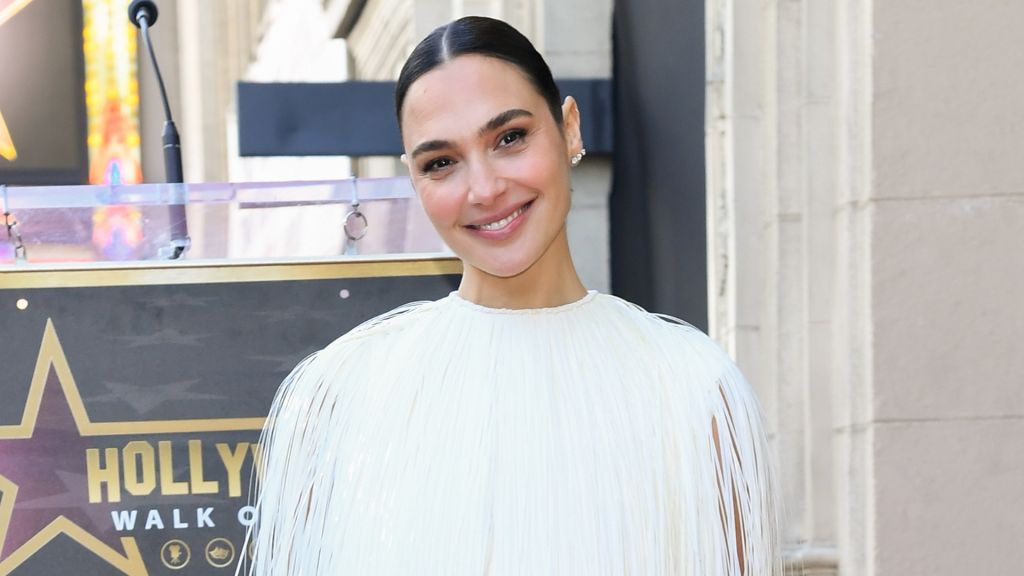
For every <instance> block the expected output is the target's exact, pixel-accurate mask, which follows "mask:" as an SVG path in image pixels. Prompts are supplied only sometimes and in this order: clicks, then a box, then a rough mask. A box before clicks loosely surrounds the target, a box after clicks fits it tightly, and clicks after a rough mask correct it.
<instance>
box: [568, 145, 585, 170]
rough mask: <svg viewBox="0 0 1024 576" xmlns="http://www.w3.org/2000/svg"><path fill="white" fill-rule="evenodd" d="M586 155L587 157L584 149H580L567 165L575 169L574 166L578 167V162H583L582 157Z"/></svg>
mask: <svg viewBox="0 0 1024 576" xmlns="http://www.w3.org/2000/svg"><path fill="white" fill-rule="evenodd" d="M586 155H587V149H586V148H580V151H579V152H577V153H576V155H575V156H573V157H572V160H570V161H569V163H570V164H572V166H573V168H575V167H576V166H579V165H580V160H583V157H584V156H586Z"/></svg>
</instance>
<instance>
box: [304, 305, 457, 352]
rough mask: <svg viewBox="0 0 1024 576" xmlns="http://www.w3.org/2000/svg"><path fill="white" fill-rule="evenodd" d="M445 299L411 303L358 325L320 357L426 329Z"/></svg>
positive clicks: (330, 345)
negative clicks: (411, 331)
mask: <svg viewBox="0 0 1024 576" xmlns="http://www.w3.org/2000/svg"><path fill="white" fill-rule="evenodd" d="M444 301H445V299H441V300H436V301H434V300H425V301H419V302H409V303H408V304H403V305H401V306H399V307H397V308H394V309H392V310H389V311H387V312H385V313H383V314H380V315H378V316H374V317H373V318H370V319H369V320H366V321H364V322H363V323H361V324H359V325H357V326H356V327H355V328H353V329H351V330H349V331H348V332H346V333H345V334H344V335H342V336H340V337H338V338H337V339H336V340H334V341H333V342H331V343H330V344H328V345H327V346H326V347H324V349H323V350H321V351H320V352H319V353H318V354H330V353H332V352H336V351H338V350H339V349H344V348H350V347H358V346H364V345H368V344H374V343H377V342H379V341H380V340H386V339H388V338H392V337H396V336H398V335H400V334H402V333H405V332H408V331H409V330H413V329H416V328H418V327H422V326H424V325H425V324H426V323H427V322H429V319H430V318H431V317H432V316H434V315H436V314H438V313H439V307H441V306H442V305H443V302H444Z"/></svg>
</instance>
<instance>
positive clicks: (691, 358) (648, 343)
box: [602, 295, 744, 390]
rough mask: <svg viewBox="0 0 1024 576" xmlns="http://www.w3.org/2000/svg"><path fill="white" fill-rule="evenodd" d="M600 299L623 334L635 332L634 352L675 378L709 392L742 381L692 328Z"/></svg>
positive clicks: (612, 299)
mask: <svg viewBox="0 0 1024 576" xmlns="http://www.w3.org/2000/svg"><path fill="white" fill-rule="evenodd" d="M602 300H603V302H604V303H605V305H606V306H608V307H609V308H610V309H611V310H613V311H614V315H615V316H616V317H618V319H619V321H621V322H622V326H623V327H624V328H623V332H625V331H626V330H635V331H636V334H637V340H636V343H635V344H634V346H636V348H637V353H638V354H641V355H643V356H645V357H646V358H647V360H648V362H651V363H656V364H658V365H663V366H664V367H665V369H666V370H669V371H670V372H671V374H672V375H673V376H674V377H675V378H676V379H683V380H685V381H686V382H687V383H689V384H690V385H697V386H699V385H700V383H706V386H703V387H705V388H708V389H709V390H711V389H717V387H718V386H719V385H722V382H728V383H732V382H743V381H744V380H743V377H742V374H740V371H739V369H738V368H737V367H736V364H735V363H734V362H733V360H732V358H730V357H729V355H728V354H727V353H726V352H725V351H724V350H723V349H722V348H721V346H719V345H718V343H717V342H716V341H715V340H713V339H712V338H711V337H710V336H708V335H707V334H705V333H704V332H703V331H702V330H700V329H699V328H697V327H696V326H693V325H692V324H690V323H688V322H685V321H683V320H680V319H678V318H675V317H673V316H669V315H666V314H658V313H653V312H648V311H647V310H645V309H643V308H642V307H640V306H638V305H636V304H633V303H632V302H629V301H627V300H623V299H621V298H618V297H615V296H608V295H602ZM624 344H625V342H624ZM726 385H731V384H726ZM741 385H742V384H741Z"/></svg>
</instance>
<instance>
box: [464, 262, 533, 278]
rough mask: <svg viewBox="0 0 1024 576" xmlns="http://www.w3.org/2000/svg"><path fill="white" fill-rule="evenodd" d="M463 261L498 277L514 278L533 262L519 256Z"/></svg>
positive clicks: (527, 268)
mask: <svg viewBox="0 0 1024 576" xmlns="http://www.w3.org/2000/svg"><path fill="white" fill-rule="evenodd" d="M463 263H464V264H465V265H467V266H472V267H473V268H476V269H477V270H479V271H481V272H483V273H484V274H487V275H488V276H494V277H496V278H514V277H516V276H519V275H520V274H522V273H523V272H526V271H527V270H529V268H530V266H531V265H532V264H533V262H532V261H528V260H526V259H518V258H516V259H510V260H503V261H495V260H486V259H480V260H466V259H463Z"/></svg>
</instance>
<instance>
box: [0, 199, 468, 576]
mask: <svg viewBox="0 0 1024 576" xmlns="http://www.w3.org/2000/svg"><path fill="white" fill-rule="evenodd" d="M0 192H2V194H0V201H2V207H3V211H4V212H9V213H11V214H12V218H11V221H12V222H13V221H14V220H15V219H16V221H17V224H16V225H13V226H11V227H8V230H0V241H2V242H5V243H4V244H3V248H0V574H56V573H62V572H66V571H67V570H68V568H69V567H73V571H74V572H75V573H76V574H182V573H188V574H233V573H234V568H235V566H236V565H237V564H238V562H239V560H240V559H241V558H242V556H243V555H245V554H247V553H248V550H246V549H244V536H245V530H246V527H247V526H249V525H251V523H252V521H253V514H254V508H253V507H252V502H251V500H250V497H251V494H250V487H251V483H252V480H253V478H252V466H253V463H254V461H255V460H256V459H257V458H258V457H259V449H258V444H257V442H258V438H259V431H260V429H261V426H262V424H263V420H264V417H265V415H266V413H267V411H268V408H269V405H270V402H271V400H272V398H273V395H274V393H275V391H276V389H277V387H278V385H279V384H280V382H281V380H282V379H283V378H284V377H285V376H286V375H287V374H288V372H289V371H290V370H291V368H292V367H293V366H294V365H295V364H296V363H298V362H299V361H300V360H301V359H302V358H304V357H305V356H307V355H308V354H310V353H312V352H314V351H316V350H318V349H320V348H322V347H324V346H325V345H327V344H328V343H330V342H331V341H332V340H333V339H335V338H337V337H338V336H340V335H342V334H344V333H345V332H346V331H348V330H349V329H351V328H352V327H354V326H355V325H357V324H359V323H360V322H362V321H364V320H366V319H368V318H371V317H373V316H376V315H378V314H380V313H383V312H386V311H387V310H390V309H392V308H394V307H396V306H398V305H401V304H403V303H406V302H409V301H414V300H427V299H436V298H440V297H443V296H444V295H446V294H447V293H448V292H450V291H451V290H454V289H455V287H456V286H457V282H458V277H459V274H460V271H461V265H460V263H459V262H458V261H457V260H456V259H454V258H453V257H452V255H451V254H450V253H449V252H447V251H446V249H445V248H444V245H443V243H442V242H441V241H440V239H439V238H438V237H437V235H436V233H434V231H433V229H432V228H431V226H430V224H429V222H428V221H427V220H426V217H425V215H424V214H423V213H422V209H421V208H420V207H419V206H418V203H417V201H416V198H415V195H414V194H413V193H412V190H411V187H410V186H409V183H408V180H406V179H381V180H342V181H327V182H294V183H255V184H193V185H189V184H184V185H182V184H148V185H139V186H116V187H108V186H70V187H43V188H39V187H37V188H5V189H3V190H2V191H0ZM173 204H182V205H184V206H185V207H186V214H187V215H188V219H189V222H188V225H189V232H190V236H191V247H190V249H189V250H188V251H187V252H186V253H185V257H184V258H183V259H180V260H174V261H168V260H165V259H163V258H165V257H166V255H167V246H169V245H170V241H171V238H170V230H171V229H172V228H173V226H172V224H173V223H172V222H169V221H168V214H169V213H170V211H168V210H167V207H168V206H169V205H173ZM8 232H10V235H9V236H8Z"/></svg>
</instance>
